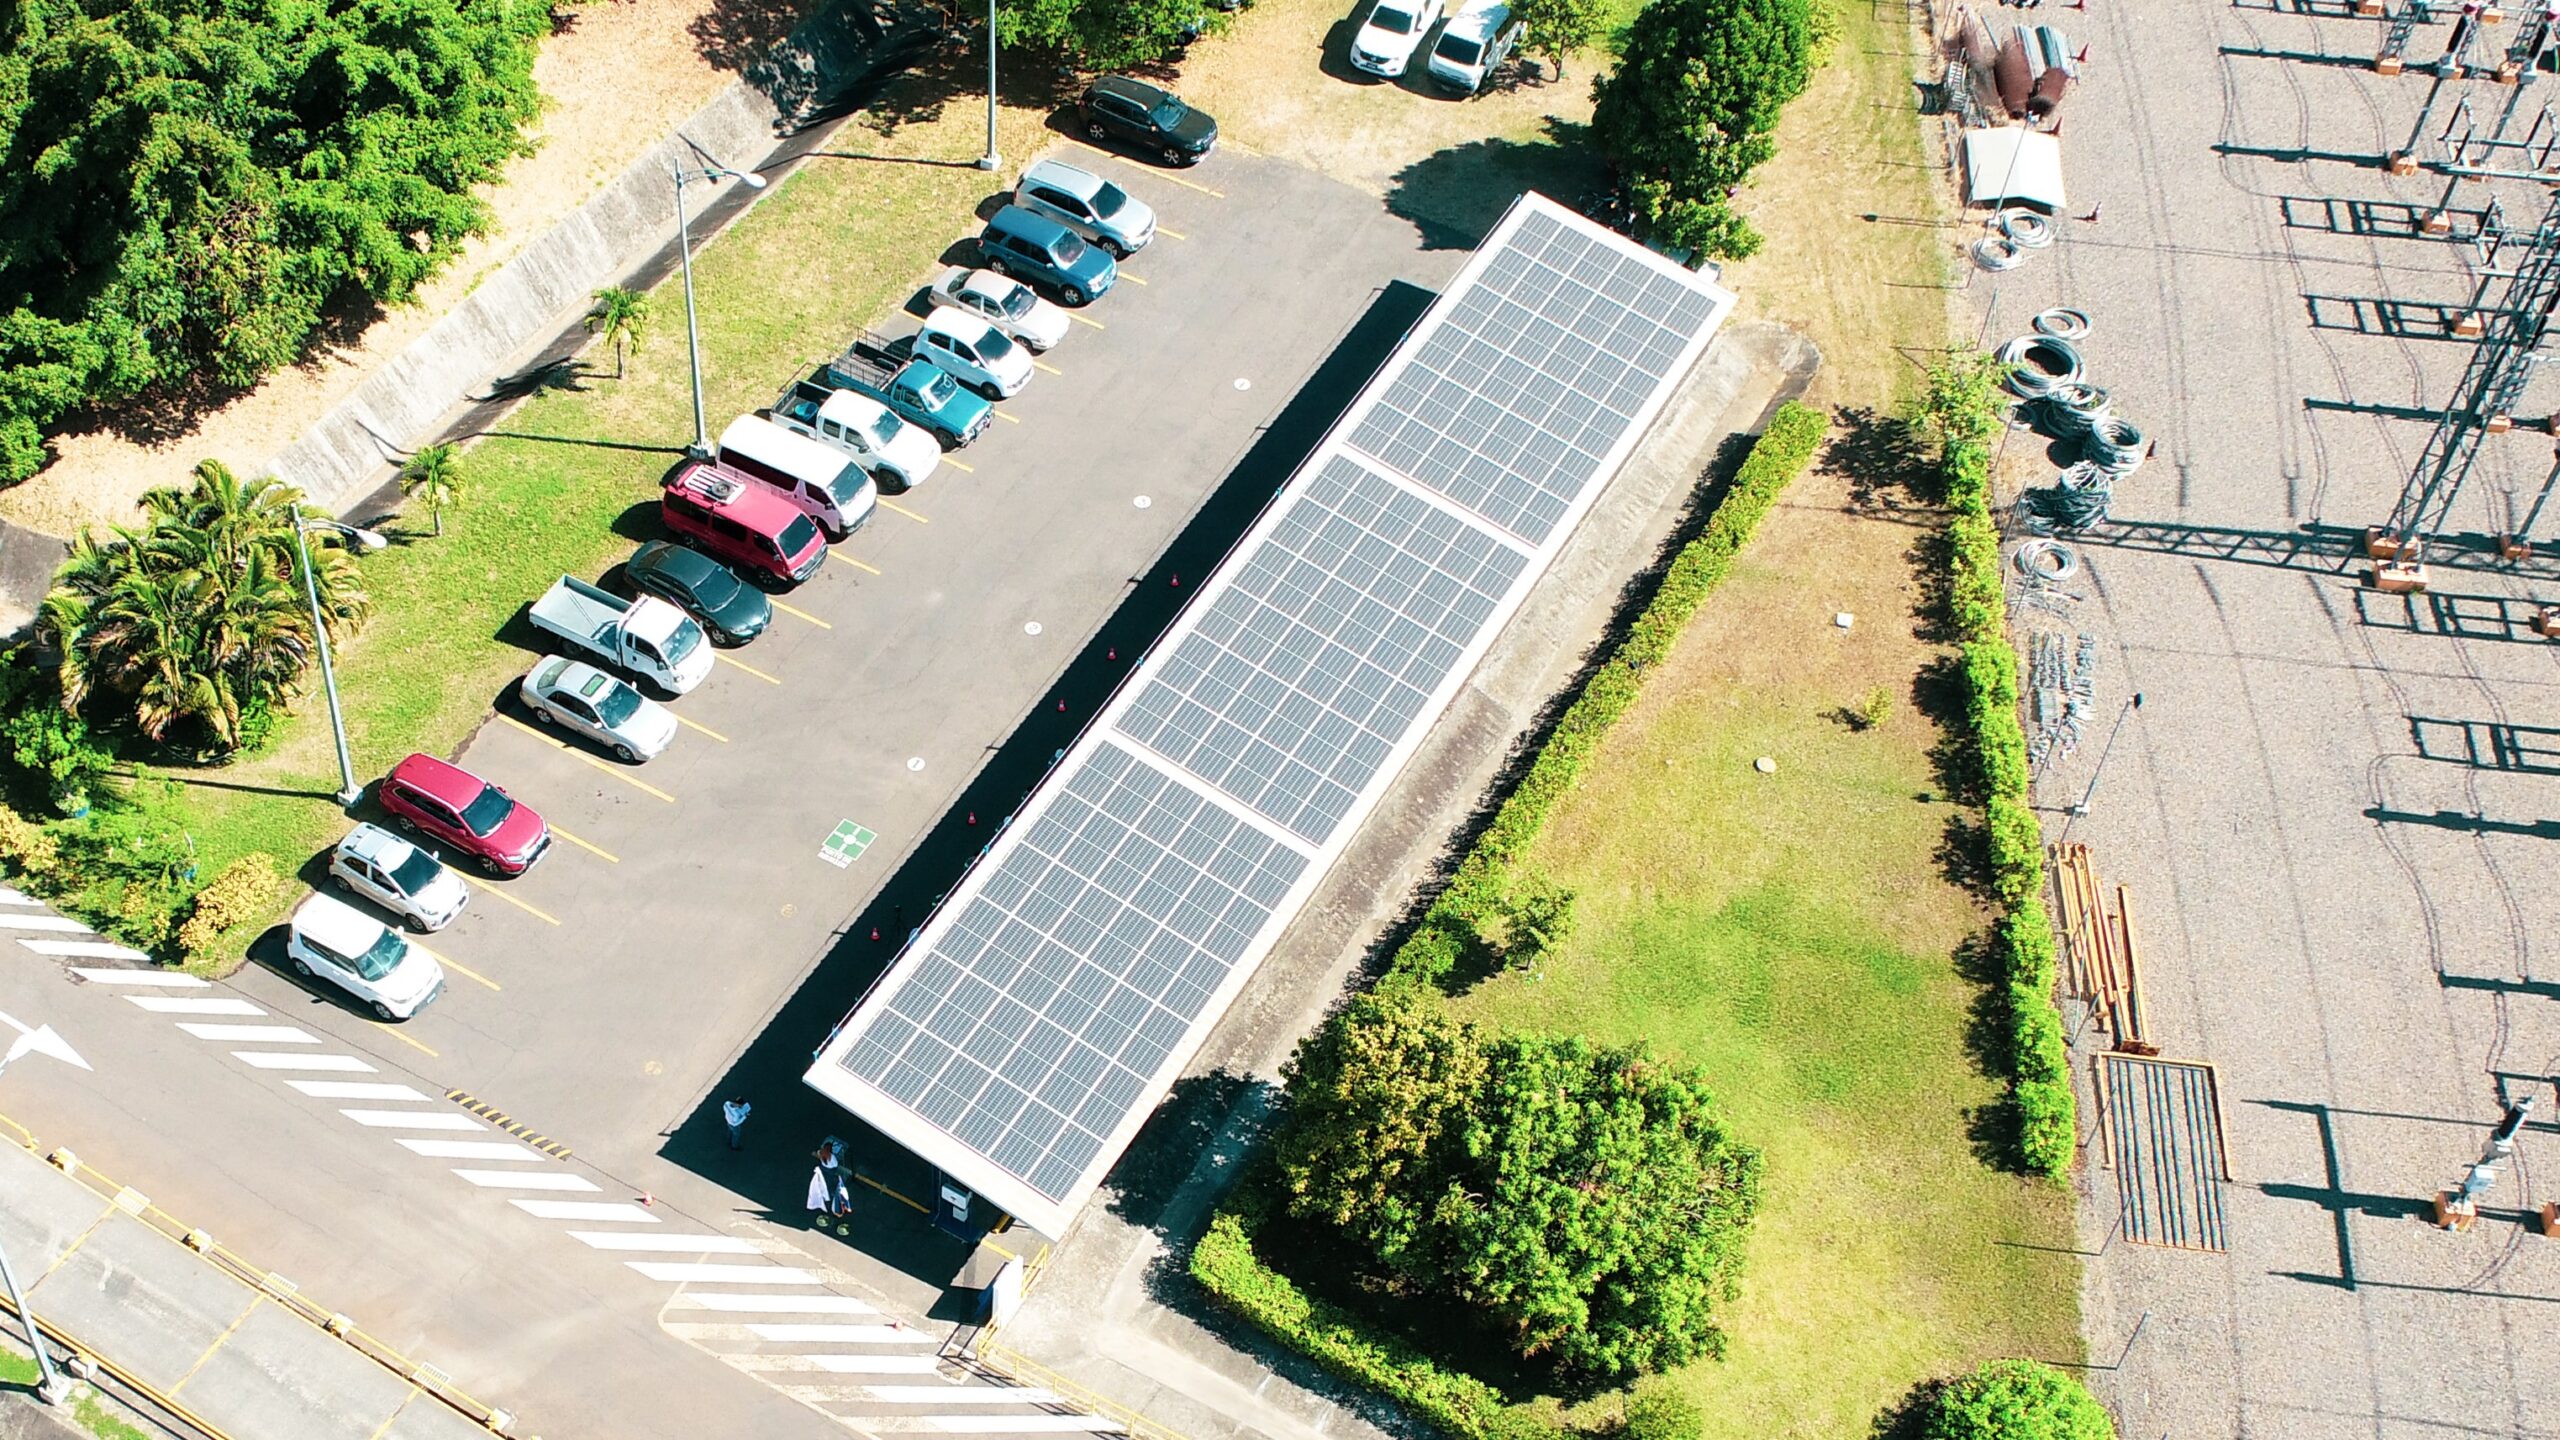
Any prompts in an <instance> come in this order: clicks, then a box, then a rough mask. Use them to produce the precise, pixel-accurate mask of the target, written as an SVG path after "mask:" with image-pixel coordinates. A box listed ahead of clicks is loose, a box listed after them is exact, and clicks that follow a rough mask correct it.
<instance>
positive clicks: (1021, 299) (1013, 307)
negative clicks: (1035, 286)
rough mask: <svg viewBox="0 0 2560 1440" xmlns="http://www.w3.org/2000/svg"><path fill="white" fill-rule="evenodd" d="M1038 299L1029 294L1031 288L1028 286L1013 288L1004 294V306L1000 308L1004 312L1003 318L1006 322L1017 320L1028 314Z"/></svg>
mask: <svg viewBox="0 0 2560 1440" xmlns="http://www.w3.org/2000/svg"><path fill="white" fill-rule="evenodd" d="M1039 298H1040V297H1039V296H1037V295H1034V294H1032V293H1031V287H1030V286H1028V285H1016V286H1014V287H1013V289H1011V290H1009V291H1007V292H1006V293H1005V297H1004V304H1003V306H1002V307H1001V308H1002V309H1003V310H1004V318H1006V319H1007V320H1019V319H1021V318H1022V317H1023V316H1025V315H1028V314H1030V313H1031V307H1032V305H1033V304H1034V303H1035V302H1036V301H1038V300H1039Z"/></svg>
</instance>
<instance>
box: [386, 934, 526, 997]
mask: <svg viewBox="0 0 2560 1440" xmlns="http://www.w3.org/2000/svg"><path fill="white" fill-rule="evenodd" d="M409 948H410V949H412V950H415V951H417V952H418V953H419V954H421V955H424V956H426V957H427V958H428V959H430V960H433V961H434V962H436V963H437V964H439V965H441V966H443V967H444V968H446V969H447V970H451V971H454V972H456V973H457V974H460V975H464V976H467V977H469V978H471V979H473V980H477V981H479V982H480V983H481V984H483V985H486V986H488V987H489V988H490V989H492V990H504V989H506V988H507V987H506V986H504V985H501V984H499V983H498V982H497V981H495V980H492V979H490V978H489V977H488V976H486V975H483V974H481V973H480V972H479V971H477V970H474V969H472V968H471V967H470V966H468V965H459V964H456V963H454V961H453V960H452V959H450V958H449V957H446V956H443V955H439V954H437V953H436V952H435V951H433V950H430V949H428V948H427V947H426V946H424V945H421V944H419V943H418V942H417V941H415V940H412V941H410V942H409Z"/></svg>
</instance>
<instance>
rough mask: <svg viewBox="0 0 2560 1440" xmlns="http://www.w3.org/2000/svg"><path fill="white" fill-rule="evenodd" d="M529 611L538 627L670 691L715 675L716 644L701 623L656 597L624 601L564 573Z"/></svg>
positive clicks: (679, 691) (679, 692)
mask: <svg viewBox="0 0 2560 1440" xmlns="http://www.w3.org/2000/svg"><path fill="white" fill-rule="evenodd" d="M530 613H531V618H532V620H533V626H534V628H535V629H537V630H540V631H542V632H543V633H545V634H547V635H554V636H557V637H559V638H560V639H562V640H565V641H567V642H568V643H569V645H570V647H571V648H572V649H573V650H575V651H577V652H578V653H580V654H583V655H588V656H592V657H594V658H596V659H598V660H602V661H603V662H604V663H605V664H607V665H610V666H613V667H614V668H616V669H618V670H624V671H628V672H630V673H631V674H634V675H637V676H639V677H640V678H641V679H643V680H646V681H648V682H650V683H651V684H653V685H656V686H657V687H658V688H659V689H661V690H663V691H665V692H666V693H667V694H669V695H682V694H683V693H685V692H686V691H688V690H691V689H692V688H693V687H694V686H696V685H699V684H701V683H702V677H703V676H705V675H708V674H710V673H711V644H710V641H709V640H707V639H706V638H705V637H704V636H703V633H702V627H701V626H700V625H697V624H695V623H694V622H693V617H692V616H690V615H687V614H685V613H684V612H683V611H681V610H679V609H677V608H676V607H674V606H673V605H670V604H668V603H667V602H666V601H664V600H661V599H659V598H657V597H656V596H654V595H643V596H641V597H640V598H639V599H637V600H625V599H623V598H622V597H621V596H619V595H616V594H614V593H613V592H611V591H609V590H600V589H597V588H596V587H595V586H593V585H590V584H588V583H587V582H585V581H584V580H579V579H575V578H573V577H571V576H567V575H563V576H561V577H560V583H559V584H557V585H554V586H552V587H551V588H550V589H549V590H548V591H546V592H544V594H543V597H542V598H541V599H539V600H536V601H534V602H533V606H532V609H531V612H530Z"/></svg>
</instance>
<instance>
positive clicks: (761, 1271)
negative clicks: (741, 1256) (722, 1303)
mask: <svg viewBox="0 0 2560 1440" xmlns="http://www.w3.org/2000/svg"><path fill="white" fill-rule="evenodd" d="M622 1263H624V1264H625V1265H628V1266H630V1267H631V1268H632V1269H634V1270H637V1271H639V1272H640V1273H641V1274H643V1275H645V1276H647V1277H649V1278H650V1279H652V1280H667V1281H673V1282H675V1283H677V1284H684V1285H691V1284H696V1283H700V1284H705V1285H815V1284H818V1283H820V1282H819V1280H818V1277H817V1275H816V1274H815V1273H813V1272H811V1271H808V1270H802V1269H799V1268H797V1267H795V1266H790V1265H723V1264H718V1263H705V1264H679V1263H676V1262H673V1261H666V1260H626V1261H624V1262H622Z"/></svg>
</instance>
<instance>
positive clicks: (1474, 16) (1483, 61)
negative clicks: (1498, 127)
mask: <svg viewBox="0 0 2560 1440" xmlns="http://www.w3.org/2000/svg"><path fill="white" fill-rule="evenodd" d="M1440 22H1441V0H1374V3H1372V4H1371V5H1370V6H1369V13H1368V16H1367V18H1366V19H1364V20H1363V21H1362V22H1361V24H1360V28H1359V29H1358V30H1357V31H1356V32H1354V33H1353V35H1352V37H1351V64H1352V67H1353V68H1355V69H1358V70H1362V71H1365V72H1367V73H1368V74H1371V75H1376V76H1379V77H1381V78H1384V79H1389V80H1392V79H1395V78H1397V77H1398V76H1401V75H1403V74H1404V73H1405V71H1406V70H1407V69H1408V68H1410V67H1411V66H1412V64H1413V57H1414V56H1415V55H1416V54H1417V53H1420V52H1421V51H1422V50H1423V48H1424V47H1423V41H1424V39H1425V38H1426V37H1428V36H1429V35H1430V33H1431V29H1432V27H1433V26H1435V25H1439V24H1440ZM1525 28H1526V27H1525V26H1524V25H1523V24H1522V23H1521V22H1520V21H1518V20H1516V19H1514V18H1512V14H1511V7H1510V6H1509V5H1507V4H1504V3H1502V0H1472V3H1470V4H1468V5H1466V6H1465V7H1464V8H1462V9H1460V10H1459V11H1458V13H1457V14H1455V15H1451V16H1449V17H1448V24H1447V26H1446V27H1445V28H1444V29H1442V30H1441V32H1440V38H1439V40H1438V42H1437V43H1435V44H1433V45H1431V46H1430V47H1429V59H1428V60H1426V61H1425V62H1424V65H1423V73H1424V74H1425V75H1426V76H1428V77H1429V78H1430V80H1431V82H1432V84H1433V85H1435V86H1437V87H1438V88H1440V89H1442V90H1446V91H1451V92H1454V93H1457V94H1460V95H1474V94H1476V93H1478V92H1480V91H1482V90H1483V89H1484V87H1485V86H1486V84H1487V83H1489V82H1490V81H1491V80H1492V79H1493V74H1494V72H1495V71H1496V70H1499V69H1500V68H1502V62H1503V61H1505V60H1508V59H1510V58H1511V52H1512V51H1513V50H1514V49H1516V48H1518V46H1519V44H1520V37H1521V34H1522V32H1523V30H1524V29H1525Z"/></svg>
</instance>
